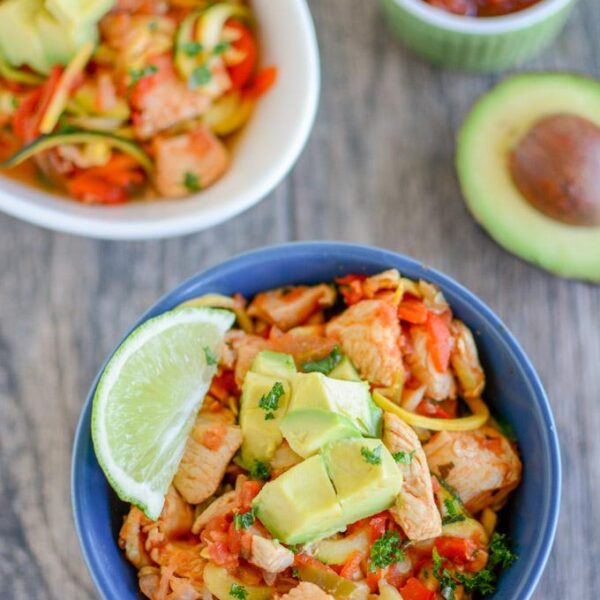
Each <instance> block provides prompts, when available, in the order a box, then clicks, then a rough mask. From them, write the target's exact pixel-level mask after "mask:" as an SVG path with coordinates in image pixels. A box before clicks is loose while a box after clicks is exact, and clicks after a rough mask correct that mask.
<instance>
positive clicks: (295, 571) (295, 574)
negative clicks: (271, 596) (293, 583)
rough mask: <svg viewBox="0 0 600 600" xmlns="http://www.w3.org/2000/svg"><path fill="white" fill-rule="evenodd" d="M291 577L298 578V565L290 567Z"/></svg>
mask: <svg viewBox="0 0 600 600" xmlns="http://www.w3.org/2000/svg"><path fill="white" fill-rule="evenodd" d="M292 577H295V578H296V579H300V570H299V569H298V567H292Z"/></svg>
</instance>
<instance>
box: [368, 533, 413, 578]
mask: <svg viewBox="0 0 600 600" xmlns="http://www.w3.org/2000/svg"><path fill="white" fill-rule="evenodd" d="M370 558H371V560H370V561H369V571H371V572H372V573H374V572H375V571H376V570H377V569H384V568H385V567H387V566H389V565H391V564H393V563H397V562H400V561H402V560H404V559H405V558H406V554H405V553H404V550H403V549H402V545H401V542H400V536H399V535H398V532H397V531H388V532H387V533H384V534H383V535H382V536H381V537H380V538H379V539H378V540H376V541H375V542H374V543H373V545H372V546H371V557H370Z"/></svg>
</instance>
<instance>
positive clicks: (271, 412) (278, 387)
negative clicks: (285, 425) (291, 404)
mask: <svg viewBox="0 0 600 600" xmlns="http://www.w3.org/2000/svg"><path fill="white" fill-rule="evenodd" d="M283 394H284V389H283V384H282V383H281V382H280V381H276V382H275V383H274V384H273V387H272V388H271V389H270V390H269V392H267V393H266V394H265V395H264V396H263V397H262V398H261V399H260V400H259V402H258V406H259V407H260V408H262V409H263V410H264V411H266V414H265V421H269V420H270V419H274V418H275V411H276V410H277V409H278V408H279V399H280V398H281V396H283Z"/></svg>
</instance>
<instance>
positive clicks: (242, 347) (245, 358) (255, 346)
mask: <svg viewBox="0 0 600 600" xmlns="http://www.w3.org/2000/svg"><path fill="white" fill-rule="evenodd" d="M234 334H235V335H234ZM228 343H229V345H230V347H231V348H232V349H233V352H234V354H235V370H234V373H235V382H236V383H237V384H238V386H239V387H241V386H242V383H243V382H244V378H245V377H246V373H247V372H248V370H249V369H250V367H251V366H252V361H254V358H255V357H256V355H257V354H258V353H259V352H261V351H262V350H266V349H267V348H268V347H269V343H268V342H267V340H265V338H262V337H260V336H258V335H250V334H247V333H243V332H239V331H234V332H231V335H230V336H229V338H228Z"/></svg>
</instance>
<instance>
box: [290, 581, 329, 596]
mask: <svg viewBox="0 0 600 600" xmlns="http://www.w3.org/2000/svg"><path fill="white" fill-rule="evenodd" d="M279 600H335V599H334V597H333V596H331V595H329V594H328V593H327V592H324V591H323V590H322V589H321V588H320V587H319V586H318V585H315V584H314V583H309V582H308V581H303V582H302V583H301V584H300V585H297V586H296V587H295V588H294V589H292V590H290V591H289V592H288V593H287V594H285V595H284V596H281V598H280V599H279Z"/></svg>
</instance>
